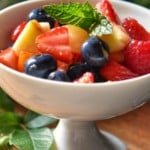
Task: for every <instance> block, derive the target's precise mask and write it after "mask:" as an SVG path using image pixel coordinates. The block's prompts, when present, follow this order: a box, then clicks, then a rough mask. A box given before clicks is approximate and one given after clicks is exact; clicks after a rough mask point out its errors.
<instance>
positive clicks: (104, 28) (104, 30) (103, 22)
mask: <svg viewBox="0 0 150 150" xmlns="http://www.w3.org/2000/svg"><path fill="white" fill-rule="evenodd" d="M99 18H100V19H99V20H98V21H97V22H95V23H94V24H93V25H92V26H91V28H90V29H89V34H90V36H102V35H104V34H110V33H112V25H111V24H110V23H109V21H108V20H107V19H106V18H105V17H104V16H102V15H99Z"/></svg>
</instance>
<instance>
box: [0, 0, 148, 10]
mask: <svg viewBox="0 0 150 150" xmlns="http://www.w3.org/2000/svg"><path fill="white" fill-rule="evenodd" d="M22 1H25V0H0V9H3V8H5V7H7V6H9V5H12V4H14V3H18V2H22ZM125 1H129V2H132V3H136V4H139V5H142V6H144V7H147V8H150V0H125Z"/></svg>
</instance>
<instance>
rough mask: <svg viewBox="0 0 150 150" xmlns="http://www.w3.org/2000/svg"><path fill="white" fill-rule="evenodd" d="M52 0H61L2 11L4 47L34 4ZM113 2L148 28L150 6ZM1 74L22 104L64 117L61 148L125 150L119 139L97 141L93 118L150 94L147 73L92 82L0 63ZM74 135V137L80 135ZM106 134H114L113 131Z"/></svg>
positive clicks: (122, 109) (0, 44) (131, 105)
mask: <svg viewBox="0 0 150 150" xmlns="http://www.w3.org/2000/svg"><path fill="white" fill-rule="evenodd" d="M74 1H75V0H74ZM50 2H52V3H54V2H57V3H59V2H62V0H57V1H56V0H38V1H27V2H23V3H20V4H17V5H14V6H12V7H8V8H6V9H5V10H3V11H1V12H0V39H1V40H0V48H6V47H7V46H8V45H9V44H10V41H9V40H8V39H9V36H10V32H11V31H12V29H14V27H15V26H16V25H17V24H18V23H20V22H21V21H22V20H24V19H25V17H26V15H27V14H28V12H29V11H30V10H31V9H33V8H36V7H40V6H42V5H43V4H48V3H50ZM96 2H97V0H92V1H91V3H92V4H93V5H94V4H95V3H96ZM112 3H113V5H114V7H115V8H116V10H117V11H118V12H119V16H121V18H124V17H127V16H130V17H134V18H136V19H138V20H139V21H140V22H141V23H142V24H143V25H144V26H145V27H146V28H147V29H148V27H149V25H150V22H149V20H148V19H147V18H149V17H150V12H149V10H148V9H145V8H142V7H140V6H137V5H134V4H131V3H127V2H123V1H116V0H113V1H112ZM22 10H23V11H22ZM0 74H1V78H0V86H1V87H2V88H3V89H4V90H5V91H6V92H7V93H8V94H9V95H10V96H11V97H13V99H14V100H16V101H17V102H18V103H20V104H21V105H23V106H25V107H27V108H28V109H31V110H33V111H36V112H39V113H42V114H45V115H48V116H55V117H58V118H61V119H62V121H60V124H59V125H58V127H57V129H56V130H55V132H54V135H55V140H56V145H57V149H58V150H83V149H86V150H91V148H92V150H99V149H100V147H105V148H103V150H105V149H110V147H109V146H110V145H111V149H115V150H120V148H121V149H122V150H123V149H125V146H124V145H123V144H121V143H119V142H118V141H117V143H119V144H116V142H108V143H107V144H106V145H107V146H106V145H105V144H104V143H106V141H105V142H102V143H101V142H99V134H98V132H97V130H95V129H96V128H95V126H94V124H93V122H92V121H95V120H100V119H106V118H110V117H114V116H118V115H120V114H122V113H125V112H128V111H130V110H132V109H135V108H136V107H138V106H140V105H141V104H143V103H145V102H146V100H148V99H149V98H150V75H149V74H148V75H145V76H141V77H138V78H134V79H130V80H125V81H118V82H108V83H98V84H90V85H85V84H71V83H63V82H55V81H47V80H43V79H38V78H34V77H31V76H28V75H25V74H23V73H19V72H17V71H14V70H12V69H10V68H8V67H6V66H4V65H2V64H0ZM89 121H90V122H92V123H89ZM89 131H91V132H89ZM62 133H63V134H62ZM106 135H108V134H105V136H106ZM62 136H63V137H62ZM72 136H76V139H74V138H72ZM102 137H103V134H102ZM106 137H111V138H112V139H115V138H114V137H113V136H106ZM60 138H63V139H64V140H63V141H62V140H61V139H60ZM81 139H82V140H81ZM116 140H117V139H115V141H116ZM85 143H86V144H85ZM110 143H111V144H110ZM112 143H113V144H112ZM114 143H115V145H116V146H114ZM108 145H109V146H108ZM106 147H107V148H106Z"/></svg>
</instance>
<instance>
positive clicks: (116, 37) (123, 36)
mask: <svg viewBox="0 0 150 150" xmlns="http://www.w3.org/2000/svg"><path fill="white" fill-rule="evenodd" d="M112 26H113V32H112V34H109V35H102V36H101V37H100V39H102V40H103V41H105V42H106V43H107V44H108V46H109V49H110V53H112V52H117V51H121V50H123V49H124V48H125V47H126V46H127V44H128V43H129V42H130V37H129V35H128V33H127V32H126V31H125V30H124V28H123V27H122V26H120V25H117V24H112Z"/></svg>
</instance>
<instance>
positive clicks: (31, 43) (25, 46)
mask: <svg viewBox="0 0 150 150" xmlns="http://www.w3.org/2000/svg"><path fill="white" fill-rule="evenodd" d="M43 32H45V29H44V30H43V28H42V26H41V25H40V24H39V23H38V22H37V21H36V20H31V21H29V22H28V23H27V25H26V26H25V28H24V30H23V31H22V32H21V34H20V35H19V37H18V38H17V40H16V41H15V43H14V44H13V47H12V48H13V50H14V51H15V52H16V54H17V55H19V53H20V52H21V51H28V52H32V53H36V52H38V49H37V47H36V44H35V39H36V37H37V36H38V35H39V34H41V33H43Z"/></svg>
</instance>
